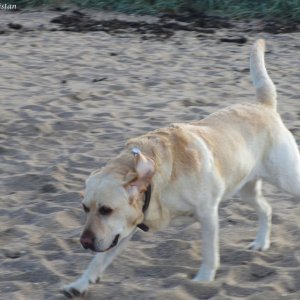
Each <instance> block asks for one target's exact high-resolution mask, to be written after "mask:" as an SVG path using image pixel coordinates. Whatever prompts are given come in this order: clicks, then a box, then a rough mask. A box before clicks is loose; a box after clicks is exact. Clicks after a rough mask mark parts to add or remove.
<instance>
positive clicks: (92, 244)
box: [80, 231, 120, 252]
mask: <svg viewBox="0 0 300 300" xmlns="http://www.w3.org/2000/svg"><path fill="white" fill-rule="evenodd" d="M119 238H120V235H119V234H117V235H116V236H115V238H114V240H113V241H112V243H111V245H110V246H109V247H108V248H107V249H105V250H100V249H99V248H100V247H99V245H97V243H96V240H95V236H94V234H93V233H92V232H90V231H86V232H84V233H83V234H82V236H81V238H80V243H81V245H82V247H83V248H84V249H90V250H92V251H94V252H105V251H108V250H109V249H111V248H113V247H115V246H116V245H117V244H118V242H119Z"/></svg>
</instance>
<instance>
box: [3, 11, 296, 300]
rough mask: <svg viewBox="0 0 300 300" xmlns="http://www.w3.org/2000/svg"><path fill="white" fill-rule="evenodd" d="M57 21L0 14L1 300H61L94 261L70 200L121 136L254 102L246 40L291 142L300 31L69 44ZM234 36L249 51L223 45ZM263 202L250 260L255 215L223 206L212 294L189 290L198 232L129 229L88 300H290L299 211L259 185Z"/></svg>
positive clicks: (125, 35) (88, 39) (105, 35)
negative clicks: (257, 55) (265, 222)
mask: <svg viewBox="0 0 300 300" xmlns="http://www.w3.org/2000/svg"><path fill="white" fill-rule="evenodd" d="M64 13H65V14H66V13H67V12H64ZM61 14H62V13H60V12H55V11H35V12H15V13H7V12H4V11H0V32H1V33H0V45H1V51H0V64H1V77H0V90H1V93H0V107H1V116H0V120H1V121H0V126H1V127H0V130H1V132H0V138H1V142H0V143H1V146H0V170H1V174H0V176H1V201H0V261H1V263H0V299H1V300H2V299H3V300H29V299H30V300H50V299H51V300H63V299H66V298H65V297H64V296H63V295H61V294H60V293H59V288H60V287H61V286H62V285H63V284H65V283H70V282H71V281H73V280H75V279H76V278H77V277H78V276H79V275H80V274H81V273H82V271H83V270H84V269H85V267H86V266H87V264H88V262H89V261H90V260H91V258H92V255H93V254H92V253H90V252H87V251H85V250H84V249H82V247H81V245H80V242H79V237H80V233H81V228H82V225H83V223H84V218H85V216H84V213H83V211H82V208H81V203H80V202H81V199H80V195H79V193H78V191H80V190H82V189H83V188H84V182H85V179H86V178H87V176H88V175H89V174H90V172H92V171H93V170H95V169H98V168H100V167H101V166H103V165H104V164H105V163H106V162H107V161H108V159H110V158H112V157H113V156H115V155H116V154H117V153H118V152H119V151H120V150H121V149H122V148H123V145H124V144H125V142H126V140H127V139H129V138H131V137H135V136H137V135H141V134H143V133H146V132H147V131H150V130H153V129H156V128H159V127H163V126H167V125H169V124H170V123H172V122H189V121H192V120H198V119H201V118H203V117H205V116H207V115H208V114H210V113H212V112H214V111H216V110H218V109H220V108H223V107H226V106H228V105H231V104H235V103H245V102H254V101H255V96H254V89H253V87H252V85H251V82H250V76H249V51H250V47H251V45H252V43H253V41H254V40H255V39H257V38H265V39H266V41H267V47H268V51H267V53H266V64H267V68H268V71H269V73H270V76H271V77H272V79H273V80H274V82H275V84H276V86H277V92H278V110H279V111H280V113H281V115H282V118H283V119H284V122H285V124H286V125H287V127H288V128H289V129H290V130H291V131H292V132H293V134H294V135H295V137H296V139H297V142H298V144H300V102H299V101H300V89H299V78H300V71H299V60H300V51H299V50H300V33H299V31H298V32H293V33H279V34H272V33H266V32H255V30H250V31H249V30H247V29H249V28H253V26H258V25H257V24H258V23H255V22H252V23H249V24H248V25H247V24H237V25H236V26H233V27H232V28H218V29H215V30H213V31H209V30H206V31H205V30H204V31H203V32H200V31H198V32H197V31H193V30H190V31H185V30H176V31H174V32H173V34H172V35H170V36H168V37H165V36H164V37H163V38H161V36H158V37H157V36H155V35H153V34H152V33H151V32H150V33H149V32H146V33H140V32H135V31H132V30H130V29H127V30H126V31H125V30H124V31H122V32H116V33H113V34H112V33H110V32H105V31H86V32H74V31H65V30H61V24H58V23H53V22H51V20H53V18H55V17H57V16H60V15H61ZM87 14H89V15H91V16H92V17H93V18H95V19H97V20H100V19H101V20H108V19H118V20H130V21H132V22H136V21H141V22H148V23H150V24H153V23H154V24H155V22H156V21H157V20H156V18H154V17H137V16H125V15H117V14H108V13H101V12H98V13H96V12H87ZM8 24H11V25H8ZM15 24H21V27H22V28H19V29H16V26H14V25H15ZM251 26H252V27H251ZM14 27H15V28H14ZM236 36H237V37H240V36H244V37H246V41H244V42H243V43H230V42H222V41H221V39H223V38H227V37H236ZM220 146H221V145H220ZM264 194H265V196H266V197H267V199H268V200H269V202H270V203H271V205H272V208H273V220H272V222H273V229H272V237H271V247H270V249H269V250H268V251H266V252H256V251H252V250H248V249H247V245H248V244H249V242H251V241H252V240H253V239H254V237H255V232H256V225H257V222H256V214H255V212H254V210H253V209H252V208H251V207H249V206H247V205H246V204H245V203H243V202H242V201H241V200H240V199H239V198H232V199H228V200H226V201H224V202H223V203H222V205H221V208H220V251H221V267H220V269H219V271H218V272H217V277H216V281H215V282H213V283H209V284H200V283H196V282H193V281H191V278H192V276H193V275H195V273H196V272H197V269H198V266H199V264H200V261H201V241H200V237H201V228H200V225H198V224H196V223H194V224H193V223H191V220H189V219H178V220H175V221H174V222H173V223H172V226H170V227H168V228H166V229H164V230H162V231H160V232H157V233H152V232H148V233H144V232H142V231H139V232H138V233H137V234H136V235H135V236H134V238H133V240H132V242H131V243H130V245H129V247H128V249H127V250H125V251H124V252H123V253H122V254H121V255H120V256H119V257H118V258H117V259H116V260H115V261H114V262H113V264H112V265H111V267H109V269H108V270H107V272H106V274H105V275H104V277H103V278H102V280H101V282H100V283H98V284H95V285H92V286H91V287H90V290H89V293H88V294H87V295H86V297H85V299H88V300H96V299H97V300H98V299H110V300H112V299H116V300H117V299H118V300H120V299H122V300H125V299H126V300H132V299H135V300H146V299H149V300H150V299H153V300H168V299H172V300H179V299H180V300H181V299H184V300H194V299H211V300H232V299H233V300H236V299H247V300H250V299H251V300H258V299H259V300H262V299H266V300H271V299H272V300H274V299H294V300H297V299H300V217H299V216H300V199H297V198H294V197H292V196H290V195H288V194H285V193H283V192H281V191H278V190H277V189H275V188H274V187H272V186H270V185H267V184H265V185H264Z"/></svg>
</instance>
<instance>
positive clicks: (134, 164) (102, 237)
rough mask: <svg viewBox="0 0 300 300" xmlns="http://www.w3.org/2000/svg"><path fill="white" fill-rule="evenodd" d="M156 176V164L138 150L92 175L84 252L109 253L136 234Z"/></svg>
mask: <svg viewBox="0 0 300 300" xmlns="http://www.w3.org/2000/svg"><path fill="white" fill-rule="evenodd" d="M124 160H127V161H124ZM128 160H129V161H128ZM153 174H154V162H153V160H152V159H150V158H149V157H147V156H145V155H143V154H142V153H141V152H140V151H139V150H138V149H135V150H133V152H132V154H130V156H128V155H123V156H122V155H121V156H120V157H119V158H118V159H116V160H115V161H113V162H112V163H111V164H109V165H108V166H107V167H105V168H103V169H102V170H100V171H98V172H96V173H93V174H91V175H90V177H89V178H88V179H87V181H86V189H85V193H84V199H83V201H82V206H83V209H84V211H85V213H86V214H87V220H86V224H85V227H84V230H83V233H82V235H81V238H80V242H81V244H82V246H83V247H84V248H85V249H91V250H93V251H96V252H103V251H107V250H109V249H110V248H112V247H114V246H116V245H117V244H118V243H119V241H121V240H122V239H123V238H125V237H127V236H128V235H130V234H131V233H132V232H133V231H134V230H135V228H136V226H137V225H138V224H140V223H141V222H142V220H143V218H144V215H143V212H142V207H143V203H144V192H145V191H146V189H147V187H148V185H149V184H150V181H151V178H152V176H153Z"/></svg>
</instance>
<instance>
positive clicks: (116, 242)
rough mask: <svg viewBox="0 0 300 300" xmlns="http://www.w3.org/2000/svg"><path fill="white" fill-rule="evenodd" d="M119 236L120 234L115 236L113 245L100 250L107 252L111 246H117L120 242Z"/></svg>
mask: <svg viewBox="0 0 300 300" xmlns="http://www.w3.org/2000/svg"><path fill="white" fill-rule="evenodd" d="M119 237H120V235H119V234H117V235H116V236H115V238H114V240H113V241H112V243H111V245H110V246H109V247H108V248H107V249H105V250H102V251H99V252H106V251H108V250H110V249H111V248H113V247H115V246H116V245H117V244H118V242H119Z"/></svg>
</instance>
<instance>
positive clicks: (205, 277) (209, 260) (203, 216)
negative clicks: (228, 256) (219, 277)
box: [194, 207, 220, 281]
mask: <svg viewBox="0 0 300 300" xmlns="http://www.w3.org/2000/svg"><path fill="white" fill-rule="evenodd" d="M199 221H200V222H201V225H202V244H203V246H202V264H201V266H200V269H199V272H198V273H197V275H196V276H195V277H194V280H195V281H212V280H214V278H215V274H216V271H217V268H218V267H219V263H220V256H219V220H218V208H217V207H213V208H211V207H210V208H209V209H206V210H205V212H204V211H202V212H201V213H200V214H199Z"/></svg>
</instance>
